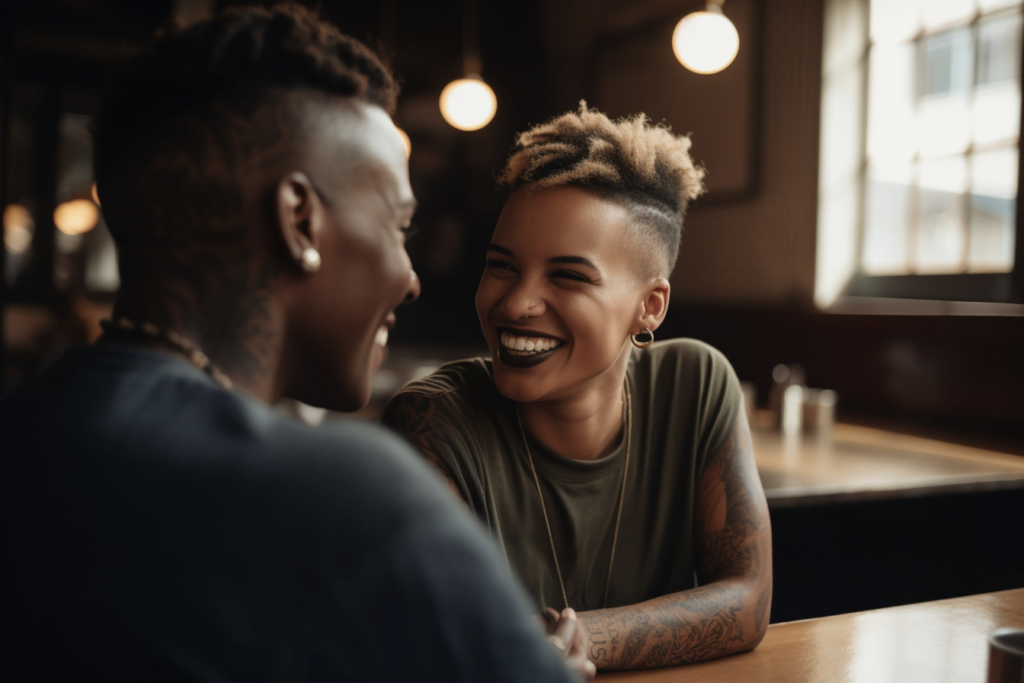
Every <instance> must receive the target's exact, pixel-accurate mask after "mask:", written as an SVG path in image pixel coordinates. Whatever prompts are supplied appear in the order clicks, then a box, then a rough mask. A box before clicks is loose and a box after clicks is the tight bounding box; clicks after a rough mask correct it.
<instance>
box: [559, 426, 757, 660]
mask: <svg viewBox="0 0 1024 683" xmlns="http://www.w3.org/2000/svg"><path fill="white" fill-rule="evenodd" d="M694 527H695V528H694V539H695V551H696V556H697V577H698V580H699V583H700V586H699V587H698V588H694V589H692V590H687V591H682V592H679V593H672V594H671V595H664V596H662V597H660V598H655V599H653V600H648V601H646V602H641V603H638V604H636V605H628V606H626V607H615V608H611V609H602V610H594V611H590V612H580V613H579V618H580V622H581V623H582V624H583V625H584V627H585V628H586V631H587V634H588V636H589V638H590V658H591V661H593V662H594V664H596V665H597V668H598V669H651V668H656V667H661V666H675V665H678V664H689V663H691V662H697V661H701V660H705V659H714V658H716V657H724V656H726V655H731V654H735V653H737V652H744V651H746V650H751V649H753V648H754V647H756V646H757V644H758V643H760V642H761V639H762V638H764V634H765V630H766V629H767V628H768V612H769V606H770V605H771V596H772V543H771V527H770V524H769V521H768V505H767V503H766V501H765V498H764V491H763V490H762V489H761V482H760V480H759V479H758V476H757V469H756V468H755V466H754V452H753V448H752V447H751V443H750V429H749V427H748V426H747V420H746V416H745V415H743V413H740V415H739V417H738V418H737V419H736V424H735V425H734V427H733V430H732V434H731V435H730V436H729V438H728V439H727V440H726V442H725V445H724V446H723V447H722V449H721V450H720V451H719V452H718V453H716V454H715V455H714V456H713V457H712V459H711V460H710V461H709V462H708V464H707V466H706V467H705V470H704V474H703V476H702V478H701V480H700V482H699V484H698V488H697V500H696V515H695V519H694Z"/></svg>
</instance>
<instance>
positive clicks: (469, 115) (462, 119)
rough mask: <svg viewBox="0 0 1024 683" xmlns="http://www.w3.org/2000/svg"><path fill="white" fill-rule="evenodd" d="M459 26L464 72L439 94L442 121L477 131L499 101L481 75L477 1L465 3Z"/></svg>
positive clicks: (483, 124) (471, 0)
mask: <svg viewBox="0 0 1024 683" xmlns="http://www.w3.org/2000/svg"><path fill="white" fill-rule="evenodd" d="M464 10H465V11H464V18H463V26H462V36H463V47H462V59H463V73H464V74H465V76H464V77H463V78H459V79H457V80H454V81H452V82H451V83H449V84H448V85H446V86H445V87H444V90H442V91H441V99H440V102H439V104H440V107H441V115H442V116H444V120H445V121H447V122H448V124H449V125H451V126H452V127H454V128H458V129H459V130H480V129H481V128H483V127H484V126H486V125H487V124H488V123H490V122H491V119H493V118H494V114H495V112H497V111H498V98H497V97H495V96H494V91H493V90H491V87H490V86H489V85H487V83H485V82H484V79H483V78H482V77H481V76H480V72H481V71H482V69H481V64H480V9H479V6H478V5H477V2H476V0H465V5H464Z"/></svg>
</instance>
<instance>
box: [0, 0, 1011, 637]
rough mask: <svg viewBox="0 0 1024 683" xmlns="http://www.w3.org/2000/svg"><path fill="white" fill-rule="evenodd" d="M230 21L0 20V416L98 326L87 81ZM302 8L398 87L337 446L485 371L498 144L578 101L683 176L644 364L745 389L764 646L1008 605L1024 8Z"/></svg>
mask: <svg viewBox="0 0 1024 683" xmlns="http://www.w3.org/2000/svg"><path fill="white" fill-rule="evenodd" d="M232 4H236V3H234V2H232V1H223V2H217V1H215V0H147V2H135V1H134V0H39V1H36V2H31V3H4V4H3V10H0V11H3V12H4V13H5V15H4V16H3V17H0V31H2V36H0V40H2V53H0V70H2V98H3V101H2V108H0V112H2V117H3V118H2V125H3V131H4V134H3V135H2V136H0V144H2V163H0V172H2V174H3V175H2V178H0V190H2V192H3V197H2V204H3V207H4V210H3V223H4V240H3V244H4V255H3V258H2V259H0V263H2V268H3V271H2V277H0V280H2V282H3V296H2V305H3V316H2V325H3V350H2V354H3V355H2V365H3V374H2V377H0V381H2V382H3V388H4V389H5V390H6V389H10V388H11V387H13V386H15V385H16V384H17V383H18V382H20V381H22V380H23V379H25V378H26V377H28V376H29V375H30V374H31V373H32V372H34V371H35V370H37V369H39V368H40V367H42V366H43V365H45V364H46V363H47V362H48V361H49V360H51V359H53V358H54V357H55V355H57V354H58V353H59V352H60V351H61V350H62V349H64V348H66V347H68V346H71V345H78V344H86V343H89V342H91V341H92V340H93V339H95V338H96V336H97V335H98V334H99V324H98V323H99V320H100V319H102V318H104V317H106V316H107V315H109V313H110V309H111V305H112V301H113V297H114V295H115V293H116V291H117V286H118V276H117V266H116V255H115V251H114V246H113V243H112V241H111V239H110V236H109V234H108V233H107V231H106V229H105V227H104V223H103V217H102V210H101V208H100V207H98V206H97V204H98V198H97V197H96V196H95V195H94V194H93V192H92V177H91V145H92V143H91V137H90V131H91V125H92V122H93V117H94V116H95V114H96V112H97V105H98V102H99V96H100V92H101V89H102V84H103V81H104V79H105V77H106V76H107V74H108V73H109V72H110V70H111V69H113V68H116V66H117V65H118V64H119V63H121V62H123V61H124V60H125V59H126V58H128V57H130V56H131V55H132V54H133V53H134V52H135V51H137V50H138V49H139V48H140V47H141V46H142V45H144V44H145V42H146V41H147V40H148V39H149V38H150V37H152V36H153V35H154V33H155V32H156V31H158V30H161V29H162V28H165V27H167V26H169V25H177V26H184V25H187V24H189V23H191V22H193V21H196V20H199V19H202V18H203V17H205V16H209V15H210V14H211V13H213V12H216V11H218V10H219V9H222V8H223V7H226V6H230V5H232ZM245 4H254V3H251V2H247V3H245ZM709 4H712V5H718V3H709ZM316 5H317V6H319V7H320V10H321V13H322V15H323V16H325V17H326V18H328V19H330V20H331V21H333V22H334V23H336V24H337V25H338V26H339V27H340V28H341V29H342V30H343V31H345V32H347V33H350V34H352V35H354V36H356V37H358V38H360V39H362V40H364V41H366V42H368V43H369V44H371V45H373V46H375V47H377V48H378V49H379V50H380V51H381V52H382V53H383V54H384V55H385V56H387V58H388V59H390V60H391V62H392V63H393V66H394V68H395V70H396V72H397V74H398V75H399V77H400V79H401V83H402V96H401V98H400V100H399V105H398V111H397V113H396V116H395V121H396V124H397V125H398V126H399V127H400V128H401V129H402V130H403V131H404V132H405V133H406V134H407V137H408V142H409V148H410V156H409V165H410V172H411V178H412V185H413V188H414V190H415V192H416V194H417V196H418V198H419V201H420V207H421V208H420V209H419V211H418V213H417V216H416V219H415V222H416V223H417V225H418V226H419V228H420V229H419V233H418V234H417V236H416V237H414V238H413V239H412V240H411V241H410V243H409V247H408V248H409V252H410V254H411V257H412V260H413V262H414V265H415V268H416V270H417V272H418V273H419V275H420V277H421V279H422V283H423V294H422V296H421V298H420V300H419V301H418V302H416V303H415V304H413V305H411V306H408V307H404V308H403V309H402V310H400V311H399V323H398V327H397V328H396V329H395V330H394V331H393V333H392V337H391V340H392V341H391V343H390V346H391V353H390V356H389V358H388V361H387V362H386V364H385V366H384V367H383V368H382V369H381V371H380V372H379V373H378V375H377V377H376V379H375V385H374V399H373V402H372V403H371V405H370V406H369V407H368V408H367V409H366V410H365V411H363V413H362V414H361V415H360V416H359V417H362V418H367V419H373V418H374V417H375V415H377V414H379V411H380V409H381V407H382V405H383V403H384V402H385V401H386V400H387V398H388V397H389V396H390V395H391V394H392V393H393V392H394V391H395V390H396V389H397V388H398V387H400V386H401V385H402V384H403V383H404V382H405V381H407V380H409V379H412V378H415V377H417V376H420V375H422V374H425V373H426V372H429V371H430V370H431V369H432V368H434V367H436V366H437V365H438V364H440V363H442V362H444V361H446V360H452V359H456V358H461V357H465V356H469V355H478V354H483V353H486V347H485V345H484V341H483V338H482V335H481V333H480V331H479V327H478V323H477V320H476V315H475V312H474V308H473V295H474V292H475V288H476V282H477V279H478V277H479V274H480V271H481V266H482V263H483V249H484V247H485V246H486V244H487V243H488V238H489V236H490V232H491V230H492V228H493V226H494V223H495V220H496V218H497V215H498V213H499V211H500V209H501V205H502V201H503V198H504V197H503V194H502V193H501V192H499V191H498V190H497V189H496V188H495V171H496V169H498V168H499V167H500V166H501V164H502V163H503V161H504V160H505V158H506V156H507V154H508V152H509V149H510V143H511V141H512V139H513V136H514V134H515V133H516V132H517V131H519V130H523V129H524V128H526V127H527V126H529V125H530V124H532V123H537V122H540V121H542V120H544V119H546V118H548V117H550V116H552V115H555V114H558V113H560V112H563V111H566V110H568V109H572V108H575V107H576V106H577V105H578V103H579V101H580V100H581V99H585V100H586V101H587V102H588V104H589V105H590V106H593V107H597V108H599V109H601V110H603V111H606V112H607V113H609V114H611V115H614V116H623V115H629V114H633V113H635V112H640V111H643V112H646V113H647V114H648V115H650V117H651V118H652V119H653V120H655V121H658V122H664V123H665V124H666V125H670V126H671V127H672V129H673V130H675V131H677V132H683V133H685V132H690V133H692V139H693V149H692V151H693V154H694V156H695V157H696V158H697V159H698V160H699V161H700V162H701V163H702V164H703V165H704V166H705V167H706V169H707V178H706V184H707V189H708V192H707V194H706V195H704V196H703V197H701V198H699V199H698V200H697V202H696V203H695V205H694V206H693V207H692V208H691V209H690V211H689V213H688V215H687V217H686V222H685V228H684V235H683V242H682V250H681V255H680V258H679V263H678V265H677V267H676V270H675V273H674V274H673V276H672V304H671V309H670V313H669V316H668V319H667V321H666V323H665V325H664V326H663V327H662V328H661V329H660V330H658V333H657V336H658V338H662V339H663V338H670V337H683V336H685V337H694V338H698V339H701V340H704V341H706V342H708V343H710V344H712V345H714V346H715V347H717V348H718V349H720V350H721V351H723V352H724V353H725V354H726V356H727V357H728V358H729V359H730V361H731V362H732V364H733V366H734V367H735V369H736V372H737V374H738V375H739V378H740V379H741V380H742V381H743V382H744V389H745V392H746V394H747V399H748V410H749V414H750V417H751V422H752V424H753V425H754V443H755V450H756V451H757V458H758V467H759V470H760V473H761V478H762V481H763V483H764V486H765V489H766V493H767V496H768V499H769V507H770V509H771V515H772V524H773V533H774V558H775V593H774V596H773V607H772V621H773V622H780V621H789V620H793V619H801V618H808V617H817V616H824V615H830V614H838V613H843V612H850V611H855V610H865V609H873V608H879V607H886V606H891V605H900V604H908V603H914V602H920V601H925V600H934V599H941V598H949V597H955V596H961V595H970V594H976V593H982V592H989V591H996V590H1002V589H1008V588H1016V587H1021V586H1024V541H1022V538H1024V534H1022V533H1021V520H1024V228H1022V227H1021V226H1022V224H1024V223H1022V219H1021V215H1020V212H1019V210H1018V204H1017V196H1018V192H1019V188H1020V177H1021V174H1020V173H1019V168H1020V155H1019V138H1020V128H1021V81H1020V79H1021V60H1022V56H1021V42H1022V40H1021V39H1022V19H1021V12H1022V8H1021V5H1022V3H1021V2H1019V1H1016V0H927V1H924V2H914V1H909V2H907V1H902V2H900V1H898V0H728V1H727V2H725V3H724V5H721V8H720V9H721V13H719V12H715V7H711V8H708V7H706V6H705V4H704V3H700V2H692V1H690V0H543V1H542V0H516V1H515V2H487V1H483V0H481V1H479V2H476V1H475V0H468V1H465V0H439V1H431V2H423V1H420V0H363V1H360V2H354V1H344V0H321V1H320V2H317V3H316ZM708 9H710V10H711V14H713V15H716V16H713V17H710V18H709V17H708V16H707V15H701V16H700V17H697V18H696V19H692V20H691V23H690V24H689V25H688V28H687V27H684V26H682V25H681V24H680V20H681V19H683V18H684V17H688V16H689V15H691V14H692V13H694V12H700V11H706V10H708ZM722 14H724V16H725V17H726V18H727V19H728V22H725V23H726V24H728V25H730V26H731V27H732V28H729V26H725V27H724V28H723V24H722V22H721V21H720V18H721V16H722ZM698 20H699V21H704V22H706V23H704V24H697V25H696V32H694V31H693V29H694V22H697V21H698ZM715 22H717V23H715ZM684 29H686V30H690V31H691V32H690V34H689V35H690V38H689V39H688V40H690V41H691V42H690V43H687V42H686V41H685V40H681V38H685V37H686V36H685V35H682V34H683V33H685V31H684ZM694 36H696V40H697V41H698V42H700V41H704V42H703V43H701V44H699V45H697V47H694V46H693V44H692V41H693V40H694ZM736 40H738V49H736V50H735V56H734V58H733V59H732V61H731V62H729V63H728V65H727V66H726V67H725V68H721V65H720V64H718V65H716V64H711V65H710V66H708V64H709V63H710V62H715V61H716V60H718V61H719V62H722V61H728V59H729V57H730V56H731V54H732V52H733V49H732V46H733V45H734V43H735V42H736ZM674 41H675V42H674ZM681 43H682V44H681ZM674 48H676V49H674ZM677 52H679V55H678V56H677V54H676V53H677ZM687 59H688V60H689V64H690V67H689V68H688V67H686V66H684V65H683V62H684V61H686V60H687ZM716 68H717V69H720V70H718V71H715V72H714V73H697V71H701V70H704V71H714V69H716ZM691 69H696V71H695V70H691ZM471 74H472V75H473V76H472V77H471V78H469V79H468V83H467V82H462V83H454V84H453V82H456V81H459V80H460V79H464V77H466V76H468V75H471ZM449 84H453V85H451V87H450V88H449V89H448V91H447V95H448V96H447V97H444V98H443V97H442V93H443V92H444V91H445V89H446V86H449ZM482 84H484V85H485V86H486V87H483V85H482ZM456 86H462V90H461V92H459V91H455V92H454V93H453V89H454V88H456ZM460 98H462V99H460ZM474 98H478V99H474ZM479 98H482V99H479ZM442 99H444V102H442ZM442 105H443V107H442ZM494 105H496V109H495V110H494V113H493V117H492V118H490V119H489V120H486V121H484V120H485V119H487V114H488V112H489V111H490V110H491V109H493V107H494ZM442 108H444V109H445V111H442ZM481 121H484V123H483V125H482V127H480V126H481ZM473 127H477V128H476V129H475V130H465V129H466V128H473ZM280 409H281V410H285V411H289V412H292V413H294V414H295V416H296V419H303V420H306V421H310V422H313V423H319V422H323V421H325V420H333V419H340V418H339V416H336V415H329V414H324V412H323V411H321V410H318V409H315V408H312V407H309V406H302V405H297V404H294V403H287V402H285V403H283V404H282V405H281V406H280Z"/></svg>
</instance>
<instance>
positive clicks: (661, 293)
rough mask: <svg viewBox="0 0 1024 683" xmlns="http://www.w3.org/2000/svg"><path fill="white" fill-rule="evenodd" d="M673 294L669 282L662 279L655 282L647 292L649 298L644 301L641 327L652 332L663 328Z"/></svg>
mask: <svg viewBox="0 0 1024 683" xmlns="http://www.w3.org/2000/svg"><path fill="white" fill-rule="evenodd" d="M671 293H672V286H671V285H670V284H669V283H668V280H666V279H665V278H663V277H661V278H658V279H657V280H655V281H654V282H653V283H652V284H651V285H650V286H649V289H648V290H647V298H646V299H644V302H643V304H642V310H641V312H640V327H641V328H644V327H646V328H647V329H649V330H651V331H652V332H653V331H654V330H656V329H658V328H659V327H660V326H661V323H662V322H663V321H664V320H665V316H666V315H667V314H668V299H669V295H670V294H671Z"/></svg>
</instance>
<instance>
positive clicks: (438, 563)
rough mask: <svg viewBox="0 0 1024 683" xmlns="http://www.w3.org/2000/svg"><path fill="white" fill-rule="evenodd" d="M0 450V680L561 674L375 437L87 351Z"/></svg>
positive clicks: (455, 523) (15, 402)
mask: <svg viewBox="0 0 1024 683" xmlns="http://www.w3.org/2000/svg"><path fill="white" fill-rule="evenodd" d="M0 445H2V457H3V460H2V468H3V471H2V510H3V527H4V528H3V559H2V565H0V566H2V571H3V578H2V584H3V588H2V590H3V607H2V610H3V612H4V621H5V622H6V624H5V636H4V638H5V642H4V645H3V647H2V648H0V649H2V650H3V655H2V657H3V660H4V661H3V668H4V669H5V673H4V676H3V677H4V679H5V680H8V681H12V680H62V679H63V680H87V679H89V680H105V681H122V680H123V681H128V680H132V681H137V680H138V681H142V680H148V681H158V680H195V681H211V682H212V681H277V680H281V681H284V680H288V681H319V680H325V681H326V680H350V681H374V680H380V681H407V680H416V681H435V680H436V681H481V682H491V681H559V682H565V681H571V680H574V678H573V676H572V675H571V674H570V673H569V672H568V671H567V670H566V669H565V667H564V665H563V663H562V662H561V660H560V658H559V657H558V656H557V654H556V653H555V652H554V650H553V648H551V647H550V645H548V644H547V643H546V642H545V641H544V639H543V637H542V635H541V634H540V630H539V629H538V628H537V627H536V626H534V625H533V624H532V623H530V622H529V615H528V610H529V607H528V604H529V603H528V601H527V600H526V598H525V596H524V595H523V593H522V591H521V589H520V588H519V587H518V585H517V584H516V583H515V581H514V580H513V578H512V576H511V574H510V571H509V568H508V566H507V564H506V563H505V561H504V560H503V559H501V558H500V557H499V555H498V553H497V552H496V550H495V548H494V547H493V546H492V544H491V542H490V541H489V539H488V538H487V537H486V534H485V533H484V532H483V531H482V529H481V528H479V527H478V525H477V524H476V523H475V521H473V520H472V519H471V518H470V516H469V515H468V513H467V512H466V511H465V510H463V509H461V508H460V507H459V505H458V503H457V502H455V500H454V498H453V497H452V495H451V494H450V493H449V492H448V491H446V490H445V489H444V487H443V486H442V484H441V483H440V482H439V481H438V478H437V477H436V475H435V474H434V473H432V472H431V471H430V470H429V469H428V467H427V466H425V465H424V464H423V463H422V461H421V459H420V458H419V457H418V456H417V455H416V454H414V453H413V452H412V451H411V450H410V448H409V447H408V446H406V445H405V444H404V443H403V442H402V441H401V440H400V439H399V438H398V437H395V436H392V435H391V434H389V433H387V432H385V431H383V430H382V429H380V428H377V427H375V426H371V425H368V424H363V423H358V422H355V421H352V422H346V423H341V424H335V425H330V426H325V427H321V428H311V427H307V426H304V425H302V424H299V423H297V422H295V421H292V420H290V419H288V418H286V417H282V416H280V415H277V414H276V413H274V412H273V411H272V410H270V409H269V408H267V407H266V406H264V405H263V404H261V403H259V402H257V401H255V400H252V399H250V398H247V397H245V396H244V395H242V394H240V393H238V392H229V391H226V390H223V389H221V388H220V387H218V386H217V385H216V384H214V383H213V382H212V381H211V380H210V379H209V378H208V377H207V376H206V375H204V374H203V373H201V372H199V371H198V370H196V369H195V368H193V367H192V366H190V365H188V364H186V363H184V362H181V361H179V360H177V359H174V358H171V357H169V356H166V355H163V354H159V353H155V352H150V351H145V350H141V349H132V348H127V347H116V346H99V347H93V348H88V349H77V350H73V351H70V352H68V353H67V354H65V355H64V356H63V357H62V358H61V359H60V360H59V361H58V362H57V363H55V364H54V365H53V366H51V367H50V368H49V369H47V370H46V371H44V372H43V373H42V374H41V375H39V376H38V377H36V378H35V379H34V380H32V381H30V382H28V383H27V384H26V385H23V386H22V387H20V388H19V389H17V390H15V391H14V392H13V393H12V394H10V395H8V396H7V397H5V398H4V399H3V401H2V403H0Z"/></svg>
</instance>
